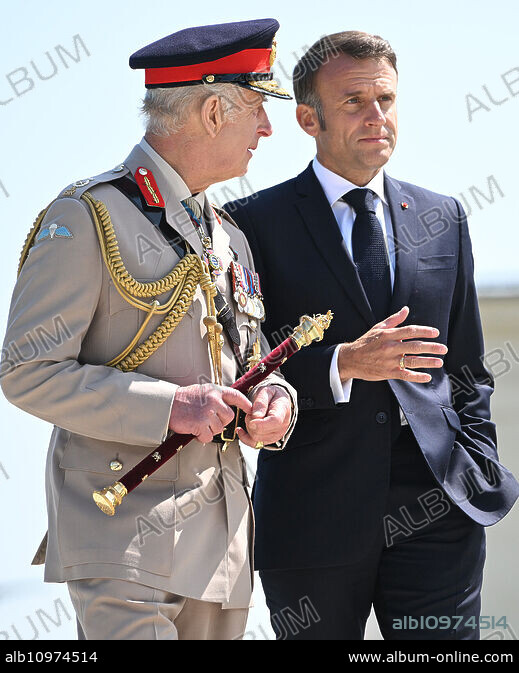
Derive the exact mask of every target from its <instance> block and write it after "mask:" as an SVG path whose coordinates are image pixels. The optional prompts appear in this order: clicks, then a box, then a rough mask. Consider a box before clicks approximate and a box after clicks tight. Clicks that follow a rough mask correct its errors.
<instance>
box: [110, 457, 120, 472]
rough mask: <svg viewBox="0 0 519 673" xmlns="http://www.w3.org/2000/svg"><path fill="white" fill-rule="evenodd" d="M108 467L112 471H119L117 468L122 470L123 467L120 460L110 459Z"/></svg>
mask: <svg viewBox="0 0 519 673" xmlns="http://www.w3.org/2000/svg"><path fill="white" fill-rule="evenodd" d="M110 469H111V470H112V471H113V472H119V470H122V469H123V464H122V463H121V461H120V460H112V461H111V462H110Z"/></svg>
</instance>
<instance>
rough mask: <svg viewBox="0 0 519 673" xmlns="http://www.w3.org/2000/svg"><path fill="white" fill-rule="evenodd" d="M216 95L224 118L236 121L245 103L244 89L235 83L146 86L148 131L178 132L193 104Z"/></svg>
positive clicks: (155, 133) (145, 103)
mask: <svg viewBox="0 0 519 673" xmlns="http://www.w3.org/2000/svg"><path fill="white" fill-rule="evenodd" d="M214 95H216V96H218V98H219V99H220V104H221V106H222V113H223V116H224V118H225V119H226V120H227V121H233V120H234V119H235V118H236V116H237V114H238V112H239V110H240V109H241V108H243V106H244V104H243V90H242V89H240V87H239V86H236V85H235V84H211V85H209V84H195V85H192V86H179V87H169V88H157V89H147V90H146V95H145V96H144V99H143V102H142V107H141V111H142V113H143V115H144V117H145V118H146V131H147V132H148V133H153V134H154V135H157V136H163V137H167V136H170V135H171V134H173V133H178V131H180V130H181V129H182V127H183V126H184V125H185V124H186V122H187V120H188V118H189V115H190V114H191V112H192V109H193V107H194V106H195V105H202V103H203V102H204V101H205V100H206V99H207V98H209V97H210V96H214Z"/></svg>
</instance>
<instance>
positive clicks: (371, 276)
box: [342, 189, 391, 322]
mask: <svg viewBox="0 0 519 673" xmlns="http://www.w3.org/2000/svg"><path fill="white" fill-rule="evenodd" d="M374 196H375V194H374V192H372V191H371V190H370V189H352V190H351V191H350V192H348V193H347V194H345V195H344V196H343V197H342V198H343V200H344V201H346V203H348V204H349V205H350V206H351V207H352V208H353V210H354V211H355V213H356V217H355V222H354V223H353V232H352V252H353V261H354V262H355V264H356V266H357V270H358V272H359V276H360V279H361V281H362V285H363V287H364V291H365V293H366V296H367V298H368V301H369V303H370V306H371V309H372V311H373V313H374V315H375V318H376V320H377V322H380V321H381V320H383V319H384V318H386V317H387V315H388V311H389V305H390V302H391V275H390V271H389V259H388V255H387V249H386V243H385V240H384V232H383V231H382V227H381V225H380V222H379V220H378V218H377V216H376V214H375V204H374Z"/></svg>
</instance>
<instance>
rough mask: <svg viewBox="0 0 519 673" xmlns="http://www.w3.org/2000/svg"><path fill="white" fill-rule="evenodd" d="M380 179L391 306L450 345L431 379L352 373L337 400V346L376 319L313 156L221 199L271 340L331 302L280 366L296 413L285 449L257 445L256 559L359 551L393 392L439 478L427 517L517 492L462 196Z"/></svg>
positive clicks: (386, 463)
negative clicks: (391, 245)
mask: <svg viewBox="0 0 519 673" xmlns="http://www.w3.org/2000/svg"><path fill="white" fill-rule="evenodd" d="M385 190H386V196H387V199H388V202H389V207H390V212H391V218H392V223H393V234H394V237H395V247H396V273H395V284H394V290H393V297H392V304H391V310H390V313H394V312H396V311H398V310H399V309H400V308H402V307H403V306H405V305H407V306H409V308H410V315H409V317H408V319H407V321H406V324H416V325H430V326H433V327H436V328H438V329H439V331H440V336H439V338H438V339H437V340H438V341H441V342H442V343H445V344H447V346H448V348H449V352H448V354H447V355H446V356H445V358H444V367H443V368H442V369H440V370H438V369H434V370H429V372H430V373H431V374H432V381H431V382H430V383H428V384H416V383H409V382H404V381H400V380H391V381H380V382H367V381H361V380H355V381H354V382H353V387H352V393H351V398H350V401H349V402H348V403H346V404H339V405H337V404H335V402H334V399H333V395H332V391H331V389H330V381H329V371H330V364H331V359H332V355H333V351H334V349H335V347H336V345H337V344H339V343H342V342H345V341H347V342H351V341H354V340H355V339H357V338H358V337H360V336H361V335H362V334H364V333H365V332H367V331H368V330H369V329H370V327H372V326H373V325H374V324H375V322H376V321H375V318H374V316H373V314H372V311H371V309H370V306H369V303H368V301H367V299H366V296H365V293H364V291H363V288H362V285H361V281H360V279H359V276H358V273H357V270H356V267H355V265H354V263H353V262H352V260H351V258H350V256H349V254H348V252H347V251H346V248H345V246H344V244H343V240H342V236H341V233H340V230H339V227H338V225H337V222H336V220H335V217H334V215H333V212H332V209H331V208H330V205H329V204H328V201H327V199H326V197H325V195H324V192H323V190H322V188H321V185H320V183H319V181H318V180H317V178H316V176H315V173H314V171H313V169H312V166H311V164H310V165H309V166H308V168H307V169H306V170H305V171H303V173H301V174H300V175H298V176H297V177H296V178H293V179H291V180H288V181H287V182H284V183H282V184H280V185H276V186H274V187H271V188H270V189H266V190H264V191H261V192H259V193H257V194H253V195H252V196H250V197H248V198H247V199H244V200H239V201H234V202H232V203H228V204H227V205H226V206H225V208H226V210H227V212H228V213H229V214H230V215H231V216H232V217H233V218H234V219H235V221H236V222H237V224H238V226H239V227H240V229H242V231H243V232H244V233H245V234H246V236H247V238H248V240H249V243H250V245H251V248H252V252H253V255H254V258H255V264H256V269H257V271H258V272H259V274H260V279H261V284H262V291H263V294H264V297H265V306H266V312H267V318H266V321H265V324H264V331H265V333H266V335H267V337H268V338H269V340H270V343H271V346H272V347H274V346H275V345H277V344H278V343H279V342H280V341H281V340H282V339H283V338H285V337H286V336H287V334H288V333H289V328H290V327H291V326H295V325H296V324H298V322H299V317H300V316H301V315H303V314H305V313H307V314H310V315H311V314H312V313H326V311H327V310H328V309H331V310H332V311H333V313H334V319H333V321H332V323H331V326H330V328H329V329H328V330H327V331H326V333H325V337H324V340H323V341H322V342H319V343H315V344H312V345H311V346H309V347H306V348H303V349H302V350H301V351H300V352H299V353H297V354H296V355H295V356H294V357H293V358H291V359H290V360H289V361H288V362H287V363H286V365H284V367H283V368H282V371H283V373H284V375H285V377H286V378H287V379H288V381H289V382H290V383H291V384H292V385H293V386H294V387H295V388H296V390H297V391H298V402H299V409H300V412H299V420H298V422H297V425H296V428H295V430H294V433H293V435H292V437H291V439H290V441H289V443H288V444H287V446H286V448H285V449H284V451H281V452H273V451H266V450H262V451H261V452H260V455H259V457H258V469H257V479H256V483H255V489H254V509H255V515H256V524H257V525H256V566H257V567H258V568H260V569H262V568H263V569H267V568H269V569H274V568H278V569H281V568H304V567H320V566H330V565H342V564H347V563H351V562H354V561H356V560H358V559H359V558H361V557H362V556H363V555H364V554H365V553H366V552H367V550H368V549H369V546H370V545H371V544H372V543H373V541H374V539H375V535H376V534H377V532H379V531H380V526H381V522H382V519H383V516H384V507H385V504H386V499H387V494H388V488H389V476H390V475H389V472H390V455H391V422H390V420H391V414H392V410H393V409H394V408H396V404H395V399H394V398H395V397H396V400H398V404H399V405H400V406H401V408H402V409H403V411H404V412H405V415H406V417H407V419H408V422H409V425H410V426H411V429H412V431H413V433H414V435H415V437H416V440H417V443H418V445H419V447H420V449H421V451H422V453H423V455H424V458H425V460H426V461H427V464H428V465H429V467H430V469H431V471H432V474H433V475H434V477H435V479H436V481H437V483H438V489H436V492H432V493H430V494H424V508H425V511H427V512H429V516H430V517H432V518H434V516H435V512H437V513H440V512H441V511H444V508H445V503H447V502H448V503H449V504H450V503H452V502H454V503H455V505H456V506H458V507H460V508H461V509H462V510H463V511H464V512H465V513H466V514H467V515H468V516H469V517H470V518H472V519H473V520H474V521H476V522H478V523H480V524H482V525H484V526H487V525H491V524H494V523H496V522H497V521H499V519H501V518H502V517H503V516H504V515H505V514H506V513H507V512H508V510H509V509H510V508H511V506H512V505H513V503H514V501H515V500H516V499H517V497H518V495H519V486H518V484H517V482H516V481H515V479H514V477H513V476H512V474H510V472H508V471H507V470H506V469H505V468H504V467H502V466H501V465H500V464H499V462H498V457H497V450H496V430H495V426H494V424H493V423H492V422H491V420H490V396H491V394H492V392H493V386H494V384H493V380H492V377H491V375H490V374H489V372H488V371H487V370H486V369H485V367H484V365H483V362H482V356H483V353H484V347H483V335H482V329H481V322H480V316H479V309H478V303H477V295H476V289H475V286H474V279H473V258H472V250H471V243H470V238H469V232H468V227H467V220H466V216H465V213H464V211H463V208H462V206H461V204H460V203H459V202H458V201H457V200H456V199H453V198H451V197H447V196H442V195H440V194H435V193H433V192H430V191H427V190H425V189H422V188H420V187H416V186H415V185H411V184H408V183H404V182H399V181H397V180H394V179H392V178H390V177H388V176H387V175H386V176H385ZM393 415H394V412H393ZM442 498H443V499H445V503H441V502H440V501H439V499H442ZM435 504H436V505H437V506H436V509H435ZM450 506H452V505H450ZM428 507H429V509H428ZM442 508H443V509H442Z"/></svg>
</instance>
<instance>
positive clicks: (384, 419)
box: [375, 411, 387, 425]
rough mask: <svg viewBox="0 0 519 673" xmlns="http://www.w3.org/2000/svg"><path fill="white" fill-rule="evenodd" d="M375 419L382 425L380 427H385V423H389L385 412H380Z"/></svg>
mask: <svg viewBox="0 0 519 673" xmlns="http://www.w3.org/2000/svg"><path fill="white" fill-rule="evenodd" d="M375 419H376V421H377V423H380V425H384V423H387V414H386V412H385V411H379V412H378V414H377V415H376V416H375Z"/></svg>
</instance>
